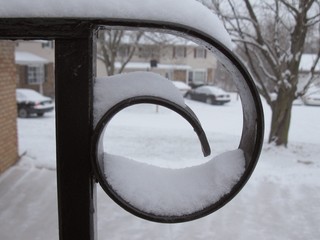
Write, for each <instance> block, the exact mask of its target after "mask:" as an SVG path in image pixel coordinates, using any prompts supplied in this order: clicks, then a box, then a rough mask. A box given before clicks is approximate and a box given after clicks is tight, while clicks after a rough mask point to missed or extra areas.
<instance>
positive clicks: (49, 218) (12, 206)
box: [0, 99, 320, 240]
mask: <svg viewBox="0 0 320 240" xmlns="http://www.w3.org/2000/svg"><path fill="white" fill-rule="evenodd" d="M187 104H188V105H189V106H190V107H191V108H192V109H193V110H194V111H195V112H196V114H197V115H198V117H199V118H200V121H201V122H202V125H203V127H204V129H205V131H206V133H207V135H208V138H209V141H210V145H211V148H212V151H213V155H216V154H219V153H221V152H224V151H227V150H233V149H236V148H237V145H238V142H239V136H240V133H241V119H242V114H241V109H240V102H239V101H236V100H235V99H234V100H233V101H232V102H231V103H230V104H228V105H226V106H209V105H206V104H202V103H198V102H193V101H187ZM264 109H265V116H266V135H267V133H268V132H269V122H270V121H269V120H270V110H269V108H268V107H267V106H266V105H265V108H264ZM54 119H55V116H54V114H53V113H52V114H47V115H45V117H44V118H31V119H18V131H19V148H20V150H19V151H20V154H21V155H22V154H23V157H22V159H21V161H20V162H19V163H18V164H17V165H16V166H14V167H12V168H11V169H9V170H8V171H6V172H5V173H3V174H2V175H1V176H0V239H1V240H9V239H10V240H15V239H30V240H31V239H32V240H34V239H57V238H58V229H57V226H58V223H57V212H56V211H57V208H56V189H55V187H56V182H55V181H56V178H55V171H54V170H55V145H54V144H55V137H54V124H55V123H54ZM128 119H129V121H128ZM319 119H320V107H307V106H294V108H293V116H292V123H291V131H290V144H289V147H288V148H287V149H285V148H276V147H274V146H270V145H268V144H265V145H264V147H263V151H262V153H261V158H260V161H259V163H258V165H257V167H256V170H255V172H254V174H253V176H252V178H251V179H250V180H249V182H248V184H247V185H246V186H245V187H244V189H243V190H242V191H241V192H240V193H239V194H238V195H237V196H236V197H235V199H234V200H232V201H231V202H230V203H229V204H227V205H226V206H225V207H223V208H222V209H220V210H219V211H217V212H215V213H213V214H211V215H210V216H207V217H205V218H202V219H200V220H196V221H192V222H189V223H182V224H173V225H168V224H157V223H152V222H147V221H145V220H141V219H138V218H136V217H134V216H132V215H130V214H129V213H127V212H125V211H124V210H122V209H121V208H120V207H118V205H116V204H115V203H113V202H112V201H111V200H110V199H109V198H108V197H107V195H106V194H105V193H104V192H103V191H102V190H101V189H100V188H98V233H99V239H159V240H160V239H176V240H178V239H179V240H180V239H181V240H185V239H223V240H227V239H246V240H248V239H262V240H263V239H290V240H291V239H293V240H298V239H308V240H312V239H314V240H316V239H319V238H320V228H319V225H320V181H319V180H320V158H319V155H320V137H319V133H320V124H319ZM106 134H107V135H106V139H105V145H106V146H107V149H108V151H109V152H111V153H115V154H119V153H121V155H123V156H130V157H132V158H134V159H136V160H139V161H148V162H149V163H152V164H156V165H161V166H169V167H181V166H190V165H195V164H199V163H201V162H203V161H206V159H204V158H203V157H202V155H201V154H202V153H201V149H200V144H199V142H198V140H197V138H196V135H195V133H194V132H193V130H192V129H191V127H190V126H189V125H188V124H186V123H185V122H184V121H183V120H182V119H181V118H180V117H177V115H176V114H174V113H172V112H170V111H168V110H166V109H163V108H160V109H159V111H158V112H156V108H155V106H150V105H144V106H137V107H133V108H129V109H126V110H125V111H123V112H121V113H120V114H119V116H118V117H116V118H115V119H114V120H112V122H111V124H110V126H109V127H108V129H107V133H106ZM155 136H156V138H155ZM266 138H267V136H266Z"/></svg>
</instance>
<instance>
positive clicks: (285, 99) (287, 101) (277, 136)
mask: <svg viewBox="0 0 320 240" xmlns="http://www.w3.org/2000/svg"><path fill="white" fill-rule="evenodd" d="M293 100H294V97H293V96H292V97H291V96H288V95H287V96H286V94H282V95H280V94H279V96H278V98H277V100H276V101H274V102H273V104H272V106H271V109H272V118H271V129H270V135H269V143H271V142H274V143H275V144H276V145H277V146H280V145H282V146H285V147H287V144H288V135H289V127H290V120H291V109H292V103H293Z"/></svg>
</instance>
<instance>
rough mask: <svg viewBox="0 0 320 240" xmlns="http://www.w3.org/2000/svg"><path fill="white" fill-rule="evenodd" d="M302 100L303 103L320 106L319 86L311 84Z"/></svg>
mask: <svg viewBox="0 0 320 240" xmlns="http://www.w3.org/2000/svg"><path fill="white" fill-rule="evenodd" d="M302 100H303V102H304V104H305V105H310V106H320V87H316V86H311V87H310V88H309V89H308V91H307V93H306V94H305V95H304V96H303V98H302Z"/></svg>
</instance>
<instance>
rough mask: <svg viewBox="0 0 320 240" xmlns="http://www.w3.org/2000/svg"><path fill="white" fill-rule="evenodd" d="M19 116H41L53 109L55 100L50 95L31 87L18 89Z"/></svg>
mask: <svg viewBox="0 0 320 240" xmlns="http://www.w3.org/2000/svg"><path fill="white" fill-rule="evenodd" d="M16 98H17V107H18V117H21V118H26V117H28V116H29V115H31V114H36V115H38V116H39V117H40V116H43V115H44V113H46V112H51V111H52V110H53V102H52V99H51V98H49V97H45V96H43V95H41V94H40V93H38V92H36V91H34V90H31V89H22V88H18V89H16Z"/></svg>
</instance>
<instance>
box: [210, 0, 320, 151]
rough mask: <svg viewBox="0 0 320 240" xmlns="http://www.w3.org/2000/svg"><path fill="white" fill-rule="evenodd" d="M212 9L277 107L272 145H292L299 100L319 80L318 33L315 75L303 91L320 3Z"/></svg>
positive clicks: (215, 1)
mask: <svg viewBox="0 0 320 240" xmlns="http://www.w3.org/2000/svg"><path fill="white" fill-rule="evenodd" d="M254 2H255V3H254ZM206 4H207V5H208V1H206ZM210 6H211V7H212V9H213V10H214V11H215V12H216V13H217V14H218V15H219V16H220V17H221V19H222V20H223V21H224V24H225V26H226V28H227V30H228V32H229V33H230V35H231V36H232V38H233V41H234V42H235V43H237V46H238V48H239V50H240V56H242V57H243V60H244V62H246V63H247V66H248V68H249V69H250V70H251V72H252V74H253V76H254V78H255V81H256V85H257V88H258V90H259V92H260V94H261V95H262V96H263V97H264V98H265V99H266V101H267V103H268V105H269V106H270V107H271V110H272V119H271V129H270V133H269V142H274V143H275V144H276V145H282V146H287V143H288V134H289V127H290V119H291V109H292V104H293V101H294V100H295V99H296V98H298V97H299V96H302V95H304V94H305V92H306V90H307V88H308V87H309V86H310V84H311V83H312V82H313V81H314V79H315V67H316V65H317V64H318V62H319V58H320V37H319V35H318V39H317V41H318V43H319V44H318V46H317V48H318V49H317V50H316V52H315V54H316V57H315V58H314V62H313V64H312V66H311V68H310V74H309V77H308V79H307V81H306V82H304V83H303V87H302V88H298V82H299V66H300V62H301V57H302V54H303V52H304V48H305V43H306V38H307V34H308V32H309V31H310V29H312V28H313V27H314V26H317V27H318V28H319V22H320V10H319V9H320V2H319V1H317V0H268V1H252V0H243V1H233V0H227V1H221V0H212V1H211V3H210ZM313 29H314V28H313ZM299 84H301V83H299Z"/></svg>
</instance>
